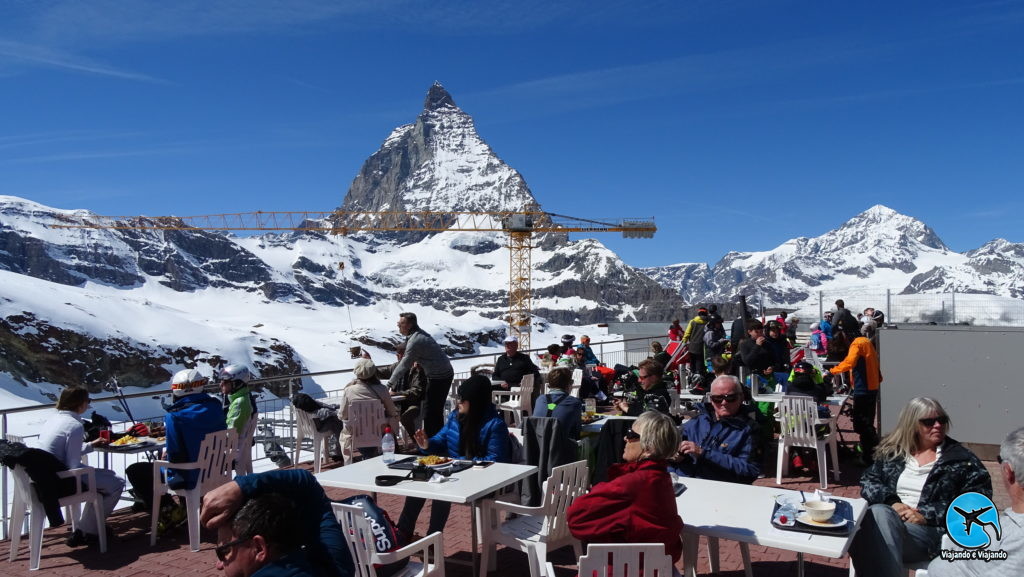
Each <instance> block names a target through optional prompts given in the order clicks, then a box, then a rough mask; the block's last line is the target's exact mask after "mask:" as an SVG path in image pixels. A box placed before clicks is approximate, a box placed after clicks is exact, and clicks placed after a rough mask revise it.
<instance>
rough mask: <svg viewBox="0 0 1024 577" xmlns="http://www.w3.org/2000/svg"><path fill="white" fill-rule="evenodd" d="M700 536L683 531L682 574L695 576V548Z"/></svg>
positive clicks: (687, 576)
mask: <svg viewBox="0 0 1024 577" xmlns="http://www.w3.org/2000/svg"><path fill="white" fill-rule="evenodd" d="M699 544H700V536H699V535H693V534H690V533H683V576H684V577H697V549H698V546H699Z"/></svg>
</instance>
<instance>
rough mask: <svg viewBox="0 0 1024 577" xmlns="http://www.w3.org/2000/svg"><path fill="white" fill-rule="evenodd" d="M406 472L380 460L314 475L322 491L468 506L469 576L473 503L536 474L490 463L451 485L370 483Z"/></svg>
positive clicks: (526, 467)
mask: <svg viewBox="0 0 1024 577" xmlns="http://www.w3.org/2000/svg"><path fill="white" fill-rule="evenodd" d="M408 472H409V471H404V470H401V469H399V470H395V469H389V468H388V466H387V465H385V464H384V460H383V457H374V458H372V459H364V460H362V461H359V462H358V463H352V464H351V465H345V466H344V467H338V468H336V469H331V470H330V471H324V472H322V473H319V474H318V475H315V477H316V479H317V480H318V481H320V484H321V485H323V486H325V487H337V488H339V489H353V490H356V491H366V492H367V493H374V492H375V493H387V494H389V495H402V496H405V497H420V498H423V499H431V500H435V501H448V502H450V503H462V504H468V505H469V506H470V515H471V516H470V519H471V521H470V532H471V533H472V535H471V540H472V546H473V575H479V574H480V553H479V543H478V541H479V539H478V538H477V526H476V521H477V519H478V517H479V515H478V514H477V513H478V512H477V508H478V505H477V503H478V502H479V501H480V499H482V498H484V497H487V496H488V495H490V494H491V493H493V492H495V491H497V490H498V489H501V488H502V487H506V486H508V485H511V484H512V483H515V482H517V481H520V480H522V479H525V478H526V477H529V476H530V475H533V474H535V473H536V472H537V467H534V466H530V465H510V464H508V463H494V464H493V465H490V466H488V467H485V468H480V467H473V468H471V469H467V470H465V471H461V472H458V473H455V474H453V475H452V476H451V477H450V478H451V479H457V480H455V481H446V482H444V483H429V482H427V481H413V480H411V479H410V480H407V481H402V482H401V483H399V484H397V485H394V486H391V487H382V486H378V485H376V484H375V483H374V479H375V478H376V477H377V476H378V475H405V474H407V473H408Z"/></svg>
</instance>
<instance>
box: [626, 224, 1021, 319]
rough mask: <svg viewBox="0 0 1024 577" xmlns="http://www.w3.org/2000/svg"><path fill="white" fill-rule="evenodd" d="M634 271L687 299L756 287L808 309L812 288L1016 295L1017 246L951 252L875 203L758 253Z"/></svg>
mask: <svg viewBox="0 0 1024 577" xmlns="http://www.w3.org/2000/svg"><path fill="white" fill-rule="evenodd" d="M642 270H643V271H644V272H645V273H646V274H648V275H650V276H651V277H652V278H654V279H656V280H658V282H660V283H662V285H664V286H666V287H669V288H673V289H675V290H678V291H679V293H680V294H681V295H682V296H683V299H684V300H685V301H686V302H688V303H701V302H729V301H734V300H735V297H736V295H738V294H747V295H757V294H759V293H760V294H763V295H764V298H765V300H766V301H767V302H770V303H771V304H772V305H774V306H787V307H793V308H800V307H801V306H804V305H806V304H808V303H812V304H813V307H812V308H813V309H814V310H815V311H816V310H817V300H816V299H817V293H818V291H824V292H829V293H835V294H843V293H844V292H846V293H847V294H849V293H850V292H851V290H861V291H863V290H872V291H874V292H876V293H878V292H881V293H884V292H885V291H886V290H892V291H894V292H895V293H903V294H916V293H943V292H953V291H955V292H957V293H975V294H987V295H995V296H999V297H1009V298H1022V297H1024V245H1022V244H1018V243H1011V242H1007V241H1005V240H1002V239H998V240H994V241H991V242H989V243H987V244H986V245H984V246H982V247H981V248H978V249H975V250H972V251H968V252H966V253H957V252H954V251H952V250H950V249H949V248H948V247H947V246H946V245H945V243H943V242H942V240H941V239H940V238H939V237H938V235H936V234H935V231H933V230H932V229H931V228H929V227H928V226H927V225H926V224H924V223H923V222H921V221H919V220H917V219H915V218H912V217H909V216H906V215H903V214H900V213H898V212H896V211H894V210H892V209H890V208H888V207H885V206H882V205H876V206H873V207H871V208H869V209H868V210H866V211H864V212H862V213H860V214H858V215H856V216H854V217H853V218H851V219H850V220H849V221H848V222H846V223H845V224H843V225H842V226H840V227H839V228H837V229H835V230H831V231H829V232H826V233H825V234H823V235H821V236H818V237H815V238H805V237H800V238H795V239H792V240H789V241H786V242H784V243H783V244H781V245H779V246H777V247H776V248H774V249H772V250H769V251H764V252H747V253H741V252H730V253H728V254H726V255H725V256H724V257H723V258H722V259H721V260H720V261H718V263H716V264H715V265H714V266H713V267H709V266H707V265H705V264H702V263H684V264H676V265H670V266H663V267H652V268H645V269H642ZM854 287H856V289H854ZM865 287H869V288H866V289H865ZM829 304H831V302H829Z"/></svg>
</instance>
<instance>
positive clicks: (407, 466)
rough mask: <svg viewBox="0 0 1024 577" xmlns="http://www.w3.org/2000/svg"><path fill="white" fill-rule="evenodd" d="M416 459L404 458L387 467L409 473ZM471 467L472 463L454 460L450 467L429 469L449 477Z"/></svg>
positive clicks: (415, 457) (417, 457)
mask: <svg viewBox="0 0 1024 577" xmlns="http://www.w3.org/2000/svg"><path fill="white" fill-rule="evenodd" d="M416 459H419V456H416V455H414V456H412V457H406V458H404V459H399V460H397V461H395V462H394V463H391V464H390V465H388V469H397V470H401V471H411V470H412V469H413V468H414V467H415V466H416ZM472 466H473V461H459V460H457V459H456V460H454V461H452V462H451V464H450V466H443V467H430V468H431V469H433V470H435V471H437V472H438V473H441V474H442V475H450V474H452V473H458V472H459V471H465V470H466V469H469V468H471V467H472Z"/></svg>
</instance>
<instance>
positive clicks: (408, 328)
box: [388, 312, 455, 436]
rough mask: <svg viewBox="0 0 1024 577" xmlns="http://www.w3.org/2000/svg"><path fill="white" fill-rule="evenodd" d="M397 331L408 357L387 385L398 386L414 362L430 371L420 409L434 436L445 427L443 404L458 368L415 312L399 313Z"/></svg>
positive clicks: (392, 374)
mask: <svg viewBox="0 0 1024 577" xmlns="http://www.w3.org/2000/svg"><path fill="white" fill-rule="evenodd" d="M398 332H400V333H402V335H403V336H404V337H405V356H404V357H402V360H400V361H398V365H397V366H396V367H395V370H394V371H393V372H392V373H391V378H390V379H389V380H388V388H391V389H393V388H395V386H397V385H398V383H400V382H401V381H402V379H403V378H404V377H405V375H406V373H408V372H409V369H410V367H412V364H413V363H419V364H420V366H421V367H423V370H424V371H425V372H426V374H427V389H426V394H425V395H424V396H423V404H422V405H421V407H420V412H421V414H422V415H423V430H424V431H426V433H427V435H428V436H432V435H434V433H437V432H438V431H440V430H441V427H442V426H444V403H445V399H447V398H448V393H449V392H450V391H451V388H452V381H453V380H454V379H455V371H454V370H453V369H452V363H451V361H449V360H448V355H446V354H445V352H444V350H443V349H442V348H441V345H439V344H437V341H435V340H434V339H433V337H431V336H430V335H429V334H427V332H426V331H424V330H423V329H421V328H420V326H419V322H418V321H417V319H416V314H415V313H409V312H405V313H401V314H399V315H398Z"/></svg>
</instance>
